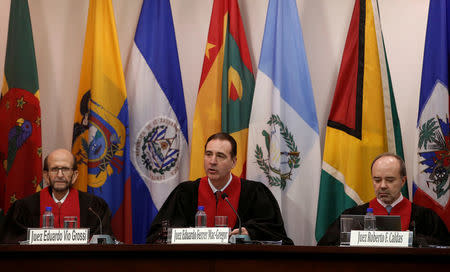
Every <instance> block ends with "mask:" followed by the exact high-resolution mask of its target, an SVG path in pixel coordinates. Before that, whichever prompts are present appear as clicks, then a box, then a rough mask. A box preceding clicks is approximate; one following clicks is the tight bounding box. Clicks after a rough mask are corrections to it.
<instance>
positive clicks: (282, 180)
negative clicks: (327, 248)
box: [247, 0, 321, 245]
mask: <svg viewBox="0 0 450 272" xmlns="http://www.w3.org/2000/svg"><path fill="white" fill-rule="evenodd" d="M302 36H303V34H302V29H301V26H300V20H299V17H298V13H297V5H296V3H295V0H270V1H269V6H268V9H267V17H266V26H265V30H264V38H263V44H262V48H261V55H260V61H259V66H258V72H257V75H256V86H255V93H254V98H253V105H256V106H254V107H253V108H252V113H251V117H250V125H249V139H248V142H249V144H248V153H247V161H248V164H247V178H249V179H252V180H257V181H262V182H264V183H265V184H266V185H268V187H269V188H270V189H271V191H272V193H273V194H274V196H275V198H276V199H277V200H278V204H279V205H280V208H281V211H282V214H283V219H284V222H285V226H286V231H287V234H288V236H289V237H290V238H292V240H293V241H294V243H295V244H297V245H298V244H303V245H313V244H315V241H314V229H315V222H316V207H317V196H318V192H319V181H320V171H321V158H320V140H319V127H318V123H317V115H316V107H315V102H314V96H313V92H312V86H311V79H310V75H309V68H308V61H307V58H306V54H305V48H304V44H303V37H302Z"/></svg>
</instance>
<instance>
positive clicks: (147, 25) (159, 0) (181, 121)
mask: <svg viewBox="0 0 450 272" xmlns="http://www.w3.org/2000/svg"><path fill="white" fill-rule="evenodd" d="M127 90H128V99H129V105H130V145H131V155H130V157H131V162H132V167H131V168H132V169H131V177H132V204H133V242H134V243H144V242H145V237H146V235H147V232H148V230H149V229H150V225H151V223H152V221H153V218H154V217H155V216H156V214H157V212H158V209H159V208H160V207H161V206H162V204H163V203H164V201H165V200H166V198H167V196H168V194H169V193H170V192H171V191H172V189H173V188H174V187H175V186H176V185H177V184H178V183H179V182H180V181H183V180H186V179H187V177H188V174H189V173H188V172H189V149H188V147H187V142H188V131H187V117H186V106H185V102H184V93H183V86H182V81H181V73H180V65H179V61H178V51H177V44H176V38H175V31H174V27H173V21H172V12H171V8H170V2H169V0H144V2H143V4H142V9H141V15H140V17H139V22H138V25H137V28H136V34H135V38H134V43H133V47H132V49H131V56H130V60H129V63H128V67H127Z"/></svg>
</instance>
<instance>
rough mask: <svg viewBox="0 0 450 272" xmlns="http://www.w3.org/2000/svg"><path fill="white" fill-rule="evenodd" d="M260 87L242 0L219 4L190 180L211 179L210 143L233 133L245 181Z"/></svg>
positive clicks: (205, 62) (209, 45)
mask: <svg viewBox="0 0 450 272" xmlns="http://www.w3.org/2000/svg"><path fill="white" fill-rule="evenodd" d="M254 86H255V79H254V77H253V69H252V63H251V59H250V53H249V51H248V46H247V40H246V38H245V32H244V26H243V24H242V19H241V14H240V12H239V5H238V2H237V0H215V1H214V4H213V9H212V14H211V22H210V25H209V33H208V41H207V44H206V53H205V58H204V60H203V69H202V75H201V78H200V87H199V90H198V94H197V104H196V106H195V113H194V123H193V128H192V141H191V171H190V174H189V177H190V179H197V178H199V177H203V176H205V170H204V168H203V163H201V162H203V153H204V149H205V148H204V147H205V143H206V140H207V139H208V137H209V136H211V135H212V134H214V133H217V132H227V133H229V134H230V135H231V136H233V138H234V139H235V140H236V142H237V163H236V167H235V168H234V169H233V171H232V172H233V174H235V175H237V176H243V177H245V162H246V157H247V135H248V123H249V119H250V111H251V107H252V99H253V89H254ZM199 162H200V163H199Z"/></svg>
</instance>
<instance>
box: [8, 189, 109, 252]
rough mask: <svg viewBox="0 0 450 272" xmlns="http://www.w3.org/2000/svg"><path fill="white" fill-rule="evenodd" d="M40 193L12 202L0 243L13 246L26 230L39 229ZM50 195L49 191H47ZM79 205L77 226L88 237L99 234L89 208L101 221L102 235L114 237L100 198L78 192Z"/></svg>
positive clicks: (106, 211) (105, 208)
mask: <svg viewBox="0 0 450 272" xmlns="http://www.w3.org/2000/svg"><path fill="white" fill-rule="evenodd" d="M40 193H41V192H38V193H35V194H32V195H31V196H28V197H26V198H23V199H19V200H17V201H16V202H14V204H13V205H11V207H10V208H9V210H8V213H7V214H6V216H5V218H4V222H3V225H2V226H0V243H2V244H14V243H18V242H19V241H24V240H26V239H27V229H28V228H39V226H40V218H41V214H40V205H39V204H40ZM49 193H50V194H51V190H49ZM78 198H79V203H80V218H79V219H78V220H79V226H80V227H81V228H89V229H90V230H89V235H91V236H92V235H94V234H100V222H99V219H98V217H97V216H95V215H94V214H93V213H92V212H91V211H89V207H91V209H92V210H94V211H95V212H96V213H97V214H98V215H99V216H100V218H101V219H102V224H103V225H102V231H103V234H109V235H111V236H113V237H114V234H113V232H112V228H111V211H110V210H109V207H108V204H107V203H106V202H105V201H104V200H103V199H102V198H100V197H97V196H94V195H91V194H88V193H85V192H81V191H78Z"/></svg>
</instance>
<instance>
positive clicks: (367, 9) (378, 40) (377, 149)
mask: <svg viewBox="0 0 450 272" xmlns="http://www.w3.org/2000/svg"><path fill="white" fill-rule="evenodd" d="M401 139H402V138H401V131H400V123H399V120H398V115H397V109H396V106H395V99H394V94H393V90H392V83H391V78H390V73H389V67H388V62H387V57H386V52H385V48H384V41H383V34H382V31H381V25H380V17H379V11H378V2H377V0H356V2H355V6H354V9H353V15H352V19H351V22H350V27H349V30H348V34H347V40H346V42H345V48H344V52H343V56H342V63H341V68H340V71H339V75H338V80H337V84H336V90H335V94H334V99H333V104H332V107H331V111H330V116H329V118H328V123H327V129H326V137H325V147H324V154H323V163H322V173H321V178H320V193H319V201H318V208H317V221H316V239H317V240H320V238H321V237H322V236H323V234H324V233H325V231H326V230H327V228H328V226H329V225H330V224H331V223H332V222H333V221H334V220H335V219H336V218H337V217H338V216H339V215H340V214H341V213H342V212H343V211H344V210H345V209H347V208H350V207H352V206H355V205H360V204H363V203H365V202H368V201H369V200H371V199H373V198H374V197H375V193H374V190H373V185H372V181H371V174H370V168H371V163H372V161H373V159H374V158H375V157H376V156H377V155H379V154H380V153H383V152H388V151H389V152H392V153H396V154H397V155H399V156H401V157H403V146H402V140H401ZM406 188H407V187H406V186H405V187H404V191H403V194H404V195H405V196H407V190H406Z"/></svg>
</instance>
